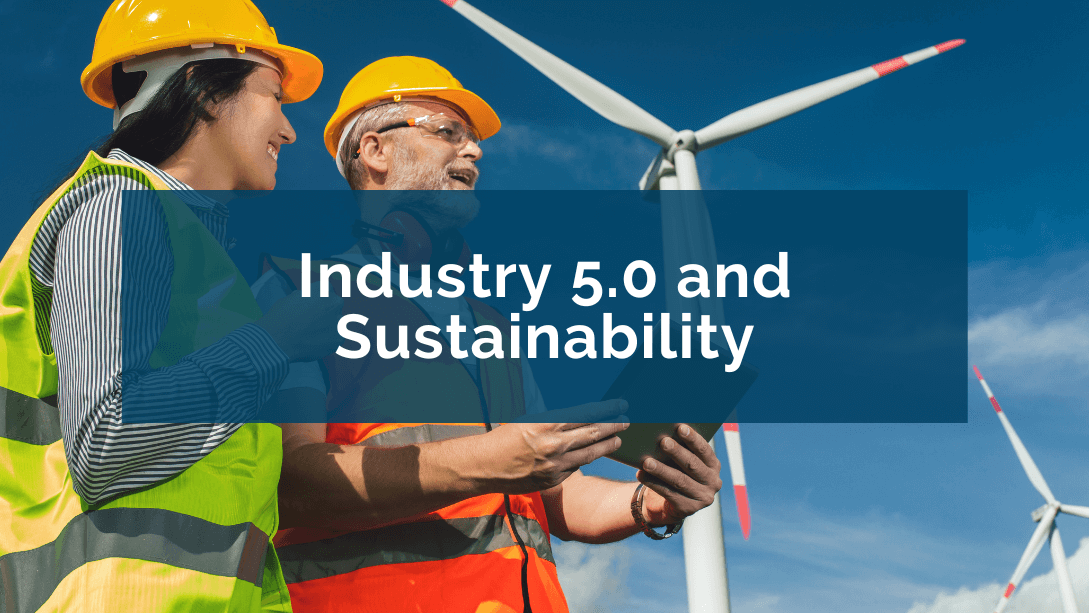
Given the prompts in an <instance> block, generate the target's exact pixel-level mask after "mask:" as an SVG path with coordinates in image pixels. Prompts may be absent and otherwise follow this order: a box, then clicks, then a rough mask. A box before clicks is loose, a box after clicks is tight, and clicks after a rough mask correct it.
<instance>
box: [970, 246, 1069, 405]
mask: <svg viewBox="0 0 1089 613" xmlns="http://www.w3.org/2000/svg"><path fill="white" fill-rule="evenodd" d="M1087 262H1089V253H1087V252H1085V251H1083V250H1078V251H1069V252H1066V253H1061V254H1053V255H1051V256H1050V257H1048V258H1047V259H1046V260H1045V261H1033V262H1031V263H1029V264H1023V263H1017V262H1011V261H999V262H994V263H989V264H987V265H985V266H979V267H976V268H973V269H971V270H969V272H968V295H969V301H970V307H969V313H970V316H969V325H968V354H969V357H970V359H971V360H972V362H973V363H976V364H978V365H979V367H980V369H981V370H983V373H984V375H985V376H987V377H988V378H989V379H993V380H994V381H998V380H1000V379H1001V380H1002V381H1003V382H1004V385H1005V386H1006V387H1008V388H1011V389H1012V388H1015V387H1016V388H1018V390H1019V391H1025V392H1032V393H1048V394H1054V395H1065V396H1073V397H1084V395H1085V391H1086V387H1087V385H1089V300H1087V299H1086V289H1085V288H1086V287H1089V263H1087ZM996 391H997V390H996Z"/></svg>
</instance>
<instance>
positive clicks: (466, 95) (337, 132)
mask: <svg viewBox="0 0 1089 613" xmlns="http://www.w3.org/2000/svg"><path fill="white" fill-rule="evenodd" d="M395 95H401V96H405V97H409V96H424V97H429V98H434V99H435V100H436V101H438V102H449V103H450V104H453V105H454V106H457V107H458V108H460V109H461V110H462V111H464V112H465V114H466V115H467V116H468V119H469V121H470V122H471V123H472V124H473V129H474V130H476V133H477V136H478V137H479V138H480V140H484V139H486V138H489V137H492V136H495V134H496V133H497V132H499V128H500V127H501V126H502V123H501V122H500V121H499V115H497V114H496V113H495V111H494V110H492V107H491V106H489V105H488V103H487V102H484V99H483V98H481V97H480V96H478V95H476V94H474V93H473V92H471V91H469V90H467V89H463V88H455V87H446V88H401V89H391V90H388V91H386V92H383V94H382V97H381V98H375V99H372V100H363V101H361V102H360V103H358V104H356V105H354V106H351V107H348V108H346V109H342V110H338V112H337V114H336V115H334V116H333V118H332V119H330V120H329V123H328V124H326V126H325V148H326V149H327V150H328V151H329V155H332V156H333V157H334V158H335V157H336V156H337V143H338V142H339V141H340V137H341V130H343V129H344V124H345V123H346V122H347V121H348V119H349V118H350V117H351V116H352V115H354V114H355V112H356V111H358V110H359V109H362V108H366V107H368V106H371V105H373V104H375V103H376V102H381V101H385V100H389V101H392V100H393V96H395Z"/></svg>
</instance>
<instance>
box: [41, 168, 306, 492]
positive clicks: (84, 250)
mask: <svg viewBox="0 0 1089 613" xmlns="http://www.w3.org/2000/svg"><path fill="white" fill-rule="evenodd" d="M109 159H112V160H118V161H123V162H128V163H130V164H134V165H136V166H138V167H140V168H141V169H143V170H144V171H145V172H147V173H149V174H152V175H154V176H156V177H158V178H159V179H161V180H162V181H164V182H165V183H166V184H167V185H169V186H170V187H171V189H173V190H177V194H178V196H179V197H180V198H181V200H182V201H183V202H185V203H186V204H187V205H188V206H189V207H190V209H191V210H192V211H193V213H195V214H196V216H197V217H198V218H199V219H200V220H201V222H202V223H204V225H205V226H207V228H208V230H209V231H210V232H211V233H212V235H213V236H215V238H216V240H217V241H219V243H220V244H221V245H223V247H224V248H228V246H229V245H228V242H227V238H226V231H227V216H228V213H227V208H226V207H225V206H224V205H223V204H221V203H218V202H215V201H213V200H210V199H208V198H206V197H204V196H202V195H201V194H199V193H198V192H196V191H194V190H193V189H192V188H190V187H189V186H187V185H185V184H184V183H182V182H181V181H178V180H177V179H175V178H174V177H171V176H170V175H169V174H167V173H165V172H163V171H161V170H159V169H158V168H155V167H154V166H152V165H150V164H147V163H145V162H143V161H141V160H138V159H136V158H134V157H132V156H130V155H127V154H126V153H124V152H123V151H121V150H119V149H115V150H113V151H111V152H110V155H109ZM146 189H147V188H146V187H145V186H143V185H141V184H140V183H138V182H137V181H135V180H134V179H132V178H129V177H126V176H123V175H107V176H102V175H97V176H91V177H87V178H85V179H83V180H81V181H80V183H78V184H77V185H75V186H74V187H73V189H71V190H70V191H69V192H68V194H66V195H65V196H64V197H63V198H61V200H60V201H59V202H58V203H57V206H56V207H55V208H54V209H53V211H52V212H51V213H50V214H49V215H48V216H47V217H46V219H45V220H44V222H43V224H42V226H41V229H40V230H39V232H38V234H37V237H36V238H35V241H34V244H33V246H32V247H31V253H30V269H31V272H32V274H33V275H34V277H35V278H36V279H37V281H38V282H40V283H41V284H42V285H43V286H45V287H49V288H52V290H53V299H52V316H51V321H50V336H51V339H52V344H53V349H54V352H55V354H56V356H57V368H58V371H59V375H60V381H59V385H58V392H57V395H58V402H59V407H60V412H61V429H62V432H63V436H64V450H65V455H66V457H67V460H68V467H69V470H70V472H71V473H72V478H73V482H74V485H75V488H76V491H77V493H79V494H80V496H81V497H83V499H84V500H85V501H86V502H87V503H89V504H92V505H93V504H97V503H99V502H102V501H105V500H106V499H109V498H112V497H114V496H117V495H119V494H123V493H125V492H129V491H132V490H135V489H139V488H142V487H146V486H148V485H152V484H155V483H158V482H160V481H163V480H165V479H168V478H170V477H173V476H174V475H176V474H178V473H180V472H181V471H183V470H185V469H186V468H188V467H189V466H191V465H193V464H194V463H196V462H197V461H198V460H200V459H201V458H203V457H204V456H205V455H207V454H208V453H210V452H211V451H212V450H214V449H215V448H216V447H217V446H218V445H220V444H221V443H222V442H223V441H225V440H227V439H228V438H229V437H230V436H231V435H232V434H233V433H234V432H235V431H236V430H238V428H239V427H240V426H241V424H239V423H206V424H170V423H163V424H132V423H129V424H123V423H122V422H121V391H122V386H123V387H124V400H125V404H126V405H128V406H130V407H131V406H139V407H140V410H141V412H142V413H143V412H145V411H147V412H148V413H151V412H161V413H162V414H163V415H164V420H165V419H168V416H169V415H171V414H176V413H175V412H176V411H177V409H178V407H179V405H181V404H183V403H184V406H185V407H186V412H187V413H190V412H196V411H200V412H201V413H202V414H214V415H219V416H225V417H230V416H233V415H252V414H253V413H254V411H256V409H257V408H258V407H259V406H260V405H261V404H263V403H264V402H265V401H266V400H267V399H268V398H269V397H270V396H271V395H272V393H273V392H275V390H276V389H277V388H278V387H279V385H280V383H281V382H282V381H283V379H284V377H285V376H286V374H287V372H288V358H287V355H286V354H284V352H283V351H282V350H281V349H280V348H279V347H278V346H277V345H276V343H275V342H273V340H272V338H271V337H270V336H269V335H268V333H267V332H265V331H264V330H263V329H262V328H260V327H259V326H256V325H253V324H248V325H245V326H243V327H241V328H239V329H237V330H235V331H234V332H232V333H230V334H228V335H227V336H225V337H224V338H223V339H221V340H219V341H218V342H216V343H214V344H212V345H210V346H208V347H206V348H204V349H201V350H199V351H196V352H194V353H192V354H190V355H188V356H186V357H185V358H183V359H182V360H180V361H179V362H178V363H176V364H174V365H172V366H169V367H165V368H158V369H153V368H151V367H150V366H149V363H148V358H149V357H150V356H151V353H152V351H153V350H154V349H155V346H156V345H157V344H158V342H159V337H160V335H161V334H162V331H163V329H164V326H165V325H166V319H167V314H168V310H169V304H170V280H171V275H172V273H173V270H174V257H173V254H172V251H171V246H170V238H169V234H168V232H167V227H166V222H165V221H164V219H163V218H162V216H161V215H160V214H159V211H158V209H156V208H155V207H138V208H137V210H136V211H135V212H133V211H130V212H129V213H127V215H129V214H135V215H136V216H135V218H130V217H126V224H125V225H126V235H125V236H124V240H125V243H124V248H125V253H126V254H127V257H126V259H125V274H127V275H136V276H137V278H138V283H139V285H138V287H141V288H142V291H141V295H140V296H139V300H137V301H130V302H126V307H125V314H126V321H125V326H124V328H125V330H126V334H129V333H134V334H135V335H136V338H126V342H125V351H124V352H122V343H121V338H122V335H121V330H122V322H121V303H122V296H121V264H122V250H121V245H122V242H121V241H122V235H121V199H122V194H123V192H124V191H125V190H146ZM133 227H135V228H138V229H139V230H137V231H135V232H130V231H129V230H128V228H133ZM128 282H129V283H132V279H129V281H128ZM132 331H135V332H132ZM225 371H230V372H231V376H222V375H221V373H223V372H225ZM148 413H143V414H148ZM223 421H225V422H226V421H228V420H223Z"/></svg>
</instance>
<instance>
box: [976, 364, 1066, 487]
mask: <svg viewBox="0 0 1089 613" xmlns="http://www.w3.org/2000/svg"><path fill="white" fill-rule="evenodd" d="M972 369H973V370H975V371H976V377H978V378H979V383H980V385H982V386H983V391H984V392H986V394H987V398H988V399H989V400H990V401H991V406H993V407H994V410H995V413H997V414H998V420H999V421H1001V422H1002V427H1003V428H1005V430H1006V436H1008V437H1010V442H1011V443H1013V450H1014V451H1015V452H1017V459H1019V460H1021V466H1022V467H1023V468H1024V469H1025V474H1026V475H1028V478H1029V481H1031V482H1032V485H1033V486H1034V487H1035V488H1036V491H1038V492H1040V495H1041V496H1043V497H1044V500H1046V501H1047V502H1048V504H1052V503H1054V502H1055V496H1054V495H1053V494H1052V493H1051V488H1049V487H1048V486H1047V482H1046V481H1044V476H1043V474H1041V473H1040V469H1039V468H1036V462H1033V461H1032V456H1030V455H1029V452H1028V449H1026V448H1025V444H1024V443H1022V442H1021V438H1020V437H1019V436H1017V433H1016V432H1014V430H1013V426H1012V425H1010V420H1009V419H1007V418H1006V414H1005V413H1003V412H1002V407H1000V406H998V400H997V399H996V398H995V397H994V394H993V393H992V392H991V386H989V385H987V382H986V381H984V380H983V375H981V374H980V373H979V369H978V368H976V367H975V366H972Z"/></svg>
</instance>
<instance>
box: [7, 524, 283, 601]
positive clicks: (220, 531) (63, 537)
mask: <svg viewBox="0 0 1089 613" xmlns="http://www.w3.org/2000/svg"><path fill="white" fill-rule="evenodd" d="M268 547H269V539H268V535H267V534H265V533H264V532H262V531H261V530H260V529H259V528H257V527H256V526H254V525H253V524H252V523H244V524H237V525H234V526H221V525H219V524H214V523H212V522H209V521H205V520H203V519H200V518H197V517H193V516H190V515H185V514H182V513H174V512H172V511H165V510H162V509H103V510H100V511H92V512H90V513H83V514H80V515H77V516H76V517H75V518H73V519H72V521H70V522H68V525H67V526H65V527H64V530H62V531H61V533H60V536H58V537H57V540H55V541H53V542H52V543H49V544H46V545H42V546H41V547H38V548H37V549H31V550H29V551H17V552H14V553H9V554H7V555H4V556H0V612H2V613H30V612H33V611H37V610H38V609H39V608H40V607H41V606H42V605H44V604H45V602H46V601H47V600H49V597H50V596H51V595H52V594H53V592H54V591H55V590H56V589H57V586H58V585H60V583H61V581H63V580H64V578H65V577H67V576H68V575H69V574H71V573H72V572H74V571H75V570H76V569H78V568H79V567H81V566H83V565H84V564H88V563H90V562H95V561H98V560H105V559H108V558H128V559H134V560H146V561H148V562H159V563H162V564H168V565H170V566H175V567H178V568H184V569H188V570H193V571H197V572H202V573H207V574H209V575H219V576H221V577H237V578H238V579H241V580H243V581H248V582H249V583H252V584H253V585H255V586H257V587H261V581H262V576H263V569H264V564H265V555H266V554H267V553H268Z"/></svg>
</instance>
